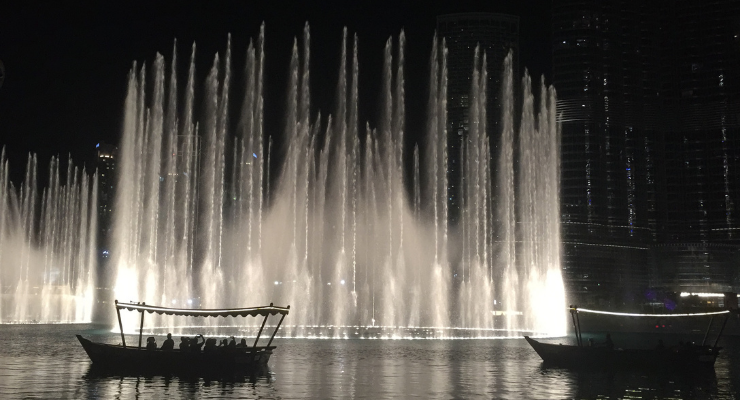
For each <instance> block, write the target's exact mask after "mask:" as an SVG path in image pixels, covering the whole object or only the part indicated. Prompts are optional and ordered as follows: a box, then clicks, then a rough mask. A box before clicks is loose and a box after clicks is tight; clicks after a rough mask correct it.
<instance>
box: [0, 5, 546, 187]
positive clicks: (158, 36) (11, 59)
mask: <svg viewBox="0 0 740 400" xmlns="http://www.w3.org/2000/svg"><path fill="white" fill-rule="evenodd" d="M69 3H71V2H66V1H65V2H62V1H19V2H14V4H5V5H3V6H0V60H2V61H3V63H4V64H5V70H6V77H5V81H4V83H3V86H2V87H0V144H1V145H5V146H6V152H7V153H8V158H9V159H10V162H11V169H12V173H11V178H12V179H13V180H14V181H16V182H18V181H19V180H20V179H22V175H23V170H24V168H25V159H26V157H27V154H28V152H30V151H32V152H36V153H38V155H39V161H40V163H41V165H40V167H41V169H42V170H43V169H44V168H46V166H47V165H48V160H49V158H50V157H51V156H52V155H57V154H58V155H62V157H63V158H66V154H67V153H71V154H72V157H73V158H74V159H75V163H76V164H82V163H86V164H88V165H90V164H91V163H92V162H94V158H95V144H96V143H98V142H101V141H104V142H108V143H117V142H118V140H119V137H120V133H121V121H122V114H123V101H124V98H125V96H126V84H127V74H128V72H129V70H130V68H131V66H132V62H133V61H134V60H136V61H138V62H139V63H141V62H147V65H149V64H151V62H152V60H153V59H154V57H155V54H156V53H157V52H160V53H162V54H163V55H165V57H166V58H167V61H169V60H170V57H171V53H172V47H173V39H175V38H177V41H178V42H177V43H178V46H177V48H178V59H179V61H178V64H179V70H180V73H179V76H180V84H181V85H184V82H185V78H186V69H187V64H188V57H189V55H190V46H191V44H192V42H193V41H195V42H196V44H197V49H198V52H197V61H196V63H197V64H196V70H197V74H198V77H199V80H198V84H202V81H203V78H204V77H205V75H206V74H207V72H208V68H209V67H210V65H211V64H212V61H213V55H214V54H215V53H216V52H219V51H223V50H224V49H225V46H226V39H227V34H228V33H231V34H232V52H233V60H234V62H233V64H232V68H234V69H235V72H234V73H235V74H236V78H237V80H236V82H234V83H235V84H236V85H240V84H242V81H241V80H240V78H241V77H242V75H243V74H242V73H241V71H242V69H243V66H244V58H245V52H246V48H247V44H248V42H249V39H250V38H255V37H256V36H257V35H258V32H259V27H260V24H261V23H262V22H263V21H264V22H265V24H266V44H265V51H266V76H265V79H266V82H265V85H266V86H265V107H266V108H265V118H266V122H265V129H266V132H267V133H268V134H272V135H281V134H282V129H283V127H282V124H281V117H282V115H283V110H284V97H285V93H286V91H287V87H286V82H287V77H288V64H289V59H290V54H291V48H292V44H293V38H294V37H295V36H299V37H300V35H301V33H302V30H303V25H304V23H305V22H306V21H308V22H309V24H310V26H311V74H312V75H311V85H312V102H313V104H312V106H313V107H312V108H313V111H314V113H315V112H317V111H318V110H319V109H320V110H322V115H324V116H325V115H326V114H327V113H330V112H331V111H332V110H333V101H334V97H335V96H334V92H335V90H336V89H335V88H336V79H337V69H338V66H339V55H340V43H341V39H342V28H343V27H344V26H346V27H347V28H348V30H349V33H350V34H353V33H357V35H358V36H359V40H360V47H359V57H360V117H361V121H365V120H368V119H369V120H370V121H373V120H374V119H375V115H376V112H377V110H378V108H379V98H378V95H379V86H380V81H381V66H382V62H383V60H382V54H383V47H384V44H385V41H386V40H387V39H388V37H389V36H391V35H393V36H397V35H398V33H399V32H400V30H401V29H404V30H405V33H406V43H407V48H406V107H407V131H408V132H409V137H410V138H411V139H410V140H414V138H415V137H418V136H419V135H420V134H421V132H422V130H423V125H424V121H425V115H424V112H425V110H424V107H425V105H426V102H427V100H426V96H427V95H426V86H427V85H426V82H427V79H428V58H429V54H430V49H431V42H432V35H433V34H434V30H435V26H436V16H437V15H439V14H445V13H454V12H481V11H482V12H497V13H507V14H514V15H518V16H520V18H521V19H520V48H521V54H520V64H521V66H522V68H524V67H527V68H529V70H530V71H531V72H532V73H533V74H534V75H541V74H545V76H546V78H547V79H548V81H549V78H550V75H551V51H550V2H549V1H502V0H498V1H457V0H456V1H429V2H426V1H425V2H422V1H418V2H401V1H394V2H387V3H386V2H379V1H375V2H355V1H350V2H346V5H342V6H339V5H337V4H335V3H333V2H302V1H300V2H299V1H295V2H292V1H291V2H288V1H266V2H255V1H203V2H183V1H105V2H95V3H77V2H75V3H74V4H69ZM232 87H233V86H232ZM197 90H198V88H197V87H196V96H198V92H197ZM240 103H241V99H240V98H236V99H234V100H232V101H231V106H232V107H240ZM234 124H235V121H232V125H234ZM363 125H364V123H363Z"/></svg>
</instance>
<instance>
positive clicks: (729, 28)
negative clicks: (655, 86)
mask: <svg viewBox="0 0 740 400" xmlns="http://www.w3.org/2000/svg"><path fill="white" fill-rule="evenodd" d="M660 25H661V27H662V29H663V32H664V34H663V35H662V37H661V39H662V46H661V49H662V54H661V77H662V78H663V79H662V82H661V88H660V93H661V99H662V101H663V115H664V116H665V120H664V121H663V135H662V138H661V141H660V147H659V151H660V153H661V159H662V161H663V163H662V168H661V170H660V173H661V174H662V177H661V178H662V179H660V180H659V182H660V190H659V193H660V195H661V196H660V199H659V200H660V205H661V207H660V225H659V226H660V229H659V230H658V232H657V233H658V239H659V242H660V246H658V247H657V248H656V255H657V257H656V267H657V272H658V277H659V281H660V283H661V285H663V286H666V287H671V288H675V290H676V291H679V290H680V291H686V292H729V291H738V290H740V254H739V253H738V246H739V245H740V218H738V217H739V215H738V212H739V211H740V210H738V209H737V206H736V205H737V204H740V203H738V202H739V201H740V68H738V66H740V1H737V0H709V1H702V2H687V1H677V0H664V1H663V2H662V10H661V20H660Z"/></svg>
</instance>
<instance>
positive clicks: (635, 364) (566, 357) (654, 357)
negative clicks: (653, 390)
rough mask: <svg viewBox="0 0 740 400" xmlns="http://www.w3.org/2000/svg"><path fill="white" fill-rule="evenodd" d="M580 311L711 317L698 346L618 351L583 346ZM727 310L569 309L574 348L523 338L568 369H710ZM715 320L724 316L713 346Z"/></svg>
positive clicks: (545, 358)
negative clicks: (645, 311) (640, 311)
mask: <svg viewBox="0 0 740 400" xmlns="http://www.w3.org/2000/svg"><path fill="white" fill-rule="evenodd" d="M579 312H589V313H597V314H608V315H614V316H623V317H624V316H626V317H653V318H655V317H660V318H666V317H700V316H711V317H712V318H711V320H710V321H709V326H708V327H707V331H706V334H705V335H704V340H703V341H702V343H701V345H698V344H697V345H693V344H687V345H683V346H674V347H670V348H665V347H656V348H652V349H621V348H614V347H613V345H612V346H605V345H596V346H590V345H584V344H583V336H582V332H581V324H580V319H579V318H578V313H579ZM731 312H732V311H730V310H724V311H716V312H706V313H691V314H633V313H616V312H609V311H597V310H589V309H583V308H578V307H576V306H571V307H570V314H571V319H572V321H573V327H574V329H575V336H576V342H577V345H575V346H571V345H562V344H551V343H543V342H540V341H537V340H534V339H532V338H530V337H529V336H525V337H524V338H525V339H526V340H527V342H528V343H529V344H530V346H532V348H533V349H534V351H536V352H537V354H538V355H539V356H540V357H541V358H542V361H543V362H544V364H545V365H552V366H559V367H567V368H630V369H631V368H647V369H653V368H655V369H692V370H694V369H697V368H698V369H707V368H708V369H711V368H713V367H714V362H715V361H716V359H717V355H718V354H719V352H720V350H721V349H722V348H721V347H717V343H719V339H720V337H721V336H722V331H723V330H724V328H725V325H726V324H727V320H728V319H729V317H730V315H731ZM715 317H724V319H723V322H722V325H721V328H720V330H719V333H718V334H717V337H716V339H715V340H714V344H713V345H711V346H710V345H709V344H708V343H707V339H708V336H709V332H710V330H711V328H712V324H713V322H714V318H715Z"/></svg>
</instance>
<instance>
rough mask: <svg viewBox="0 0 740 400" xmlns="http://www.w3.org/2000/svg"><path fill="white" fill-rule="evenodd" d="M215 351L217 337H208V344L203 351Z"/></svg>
mask: <svg viewBox="0 0 740 400" xmlns="http://www.w3.org/2000/svg"><path fill="white" fill-rule="evenodd" d="M214 351H216V339H215V338H208V339H206V345H205V346H204V347H203V352H204V353H213V352H214Z"/></svg>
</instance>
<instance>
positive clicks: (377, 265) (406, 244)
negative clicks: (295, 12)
mask: <svg viewBox="0 0 740 400" xmlns="http://www.w3.org/2000/svg"><path fill="white" fill-rule="evenodd" d="M350 37H351V36H350V35H349V34H348V32H347V30H346V29H345V30H344V32H343V38H342V45H341V48H340V49H339V54H340V58H339V63H338V64H339V70H338V73H337V85H336V96H337V98H336V108H335V109H334V110H333V112H332V113H331V114H329V115H328V116H327V117H325V118H323V119H322V118H321V115H320V114H318V115H312V114H311V98H310V92H311V88H310V85H309V83H310V63H309V60H310V45H311V43H310V31H309V27H308V24H306V26H305V27H304V31H303V38H302V40H298V38H296V39H295V41H294V46H293V49H292V56H291V61H290V66H289V79H288V81H287V88H286V89H287V97H286V99H287V101H286V105H285V114H284V115H285V117H284V118H283V122H284V126H283V129H284V130H283V132H284V138H283V139H281V140H280V142H278V143H282V144H283V145H284V147H283V148H284V149H285V152H284V155H283V156H282V157H279V159H277V160H274V159H273V160H271V157H274V153H275V152H274V151H273V149H272V147H271V146H272V137H265V133H264V129H263V120H264V118H263V113H264V106H263V104H264V103H263V93H262V92H263V79H264V50H263V43H264V27H262V28H261V29H260V33H259V37H258V38H257V39H256V40H255V41H252V42H250V44H249V46H248V48H247V50H246V68H245V70H244V74H245V79H244V82H245V86H244V97H243V98H241V99H236V102H234V101H232V100H233V99H231V98H230V97H229V96H230V93H232V91H231V85H232V84H233V83H232V82H233V81H235V79H232V77H231V67H230V65H231V57H232V56H231V42H230V39H229V40H228V41H227V46H226V49H225V52H224V53H223V54H224V55H223V56H222V55H220V54H217V55H215V56H214V58H213V60H214V61H213V63H212V67H211V69H210V71H209V73H208V77H207V79H206V81H205V90H204V94H203V96H204V98H203V99H202V103H203V104H204V105H205V108H204V113H203V114H202V115H200V114H197V113H195V112H194V110H193V104H194V102H195V99H194V90H193V87H194V85H195V84H196V82H194V80H195V78H194V76H195V74H194V59H195V46H193V48H192V52H191V58H190V63H191V64H190V71H189V76H188V81H187V83H186V88H185V90H184V91H183V92H184V99H183V101H180V99H178V95H177V93H178V92H177V86H178V83H177V81H176V78H175V76H174V75H175V73H174V71H175V65H174V63H175V58H174V56H173V61H172V65H171V66H170V68H165V62H164V60H163V58H162V57H161V56H157V58H156V59H155V61H154V63H153V65H152V66H150V67H149V68H148V69H147V68H146V67H141V68H139V67H138V66H137V64H134V67H133V69H132V72H131V74H130V75H129V86H128V95H127V99H126V103H125V106H124V127H123V138H122V141H121V149H122V151H121V158H120V165H121V168H120V171H121V176H120V178H119V195H118V199H117V204H118V206H117V209H116V225H115V228H114V229H115V232H116V233H115V237H116V246H117V248H116V250H115V253H114V257H115V259H114V265H115V266H116V268H117V270H118V275H117V276H118V278H117V283H116V297H117V298H120V299H127V300H130V299H132V300H140V301H147V302H157V303H165V304H182V305H184V306H185V307H198V306H200V307H229V306H238V305H244V304H255V305H259V304H268V303H270V302H275V303H276V304H286V303H288V304H290V305H291V306H292V308H291V321H292V322H291V325H289V326H288V327H287V332H289V333H290V334H291V335H297V336H302V335H303V336H312V335H319V336H328V337H355V336H357V335H369V336H372V337H377V336H395V335H401V336H403V335H417V336H419V335H421V336H434V337H436V336H440V335H441V336H489V335H493V334H494V333H492V332H493V330H494V329H504V328H506V329H508V330H509V332H508V333H503V334H505V335H506V334H510V335H515V334H519V333H520V332H522V331H526V332H537V333H552V334H559V333H562V332H563V331H564V320H565V319H564V318H563V316H562V315H560V314H558V313H557V312H556V311H557V310H558V307H560V306H564V299H563V297H564V294H563V290H562V279H561V278H560V239H559V237H560V236H559V229H560V227H559V216H558V209H559V208H558V207H559V199H558V191H559V189H558V188H559V184H558V177H559V175H558V174H559V136H558V126H557V123H556V122H555V106H554V105H555V102H554V100H555V92H554V89H552V88H545V87H544V83H543V85H542V93H543V94H542V96H541V100H540V105H539V109H538V110H539V111H538V112H536V113H535V111H534V110H535V109H534V100H533V99H534V97H533V95H532V94H531V90H530V87H529V85H528V84H527V83H526V82H529V78H528V77H525V81H524V82H525V86H524V96H523V97H524V102H525V106H524V113H523V114H522V116H521V123H520V126H521V129H519V130H518V131H515V130H514V123H513V121H514V118H516V116H515V115H514V113H513V110H514V107H513V101H514V95H513V72H512V70H511V68H512V67H511V59H510V58H507V61H506V64H505V67H504V70H505V75H504V92H503V93H502V98H503V99H504V104H503V107H502V108H503V110H504V112H503V117H502V118H503V120H502V126H503V131H502V132H501V135H502V136H501V143H502V144H501V148H500V152H496V151H494V149H493V147H492V146H491V144H490V143H491V136H492V135H494V134H498V133H495V132H491V130H490V128H489V127H488V126H487V125H486V121H487V118H486V109H487V101H488V99H487V98H486V93H487V88H486V82H487V80H488V79H487V76H486V71H487V67H486V55H485V53H483V52H480V51H479V50H476V64H475V66H474V68H472V69H471V76H472V79H471V82H472V85H471V94H470V101H471V103H470V104H471V108H470V113H469V115H470V130H469V132H468V133H467V136H466V140H465V141H464V146H463V148H462V149H461V152H462V153H461V155H462V157H461V160H464V163H463V179H462V180H461V182H463V185H462V186H463V188H462V193H461V194H462V199H461V203H462V204H463V207H462V210H461V214H460V220H459V221H458V222H457V223H456V224H453V223H452V222H451V221H450V212H449V209H448V204H449V202H448V199H449V197H450V194H451V193H450V192H449V189H448V178H447V170H448V155H449V149H448V144H447V135H448V132H447V128H448V126H447V124H448V122H447V103H446V102H447V66H446V65H447V64H446V57H447V50H446V48H445V42H444V40H443V39H442V40H437V39H436V38H435V39H434V42H433V46H432V49H433V50H432V54H431V56H430V62H429V65H430V76H429V98H428V103H427V104H428V106H427V107H428V108H427V126H426V132H427V135H426V137H425V138H424V143H423V144H424V146H423V147H419V146H418V144H417V146H414V150H413V155H410V154H409V155H407V154H406V153H407V150H406V148H405V147H404V140H405V139H404V134H405V131H406V130H407V127H406V126H405V123H406V117H405V102H406V93H405V81H404V73H405V71H404V68H405V66H404V63H405V60H404V47H405V45H406V44H405V36H404V34H403V32H402V33H401V34H400V35H399V37H398V39H397V40H394V39H393V38H390V39H389V40H388V41H387V43H386V46H385V49H384V52H383V60H384V63H383V71H382V76H381V77H380V82H381V84H380V86H379V89H380V91H381V93H380V97H381V98H380V101H381V105H382V111H381V113H380V116H379V118H378V120H377V121H366V122H364V123H363V125H364V128H363V129H360V121H359V120H358V115H359V114H358V110H359V96H360V94H359V91H358V81H359V62H358V39H357V37H356V36H354V37H353V40H349V38H350ZM175 47H176V45H175ZM350 47H351V51H350ZM168 70H169V72H167V71H168ZM168 74H169V75H168ZM145 82H153V83H154V85H153V87H151V88H148V87H147V86H146V84H145ZM165 82H170V83H169V84H168V85H165V84H164V83H165ZM235 104H236V105H235ZM231 109H234V110H236V109H238V110H239V112H238V120H237V121H235V122H236V123H232V122H231V121H230V120H229V117H230V115H233V114H234V112H230V110H231ZM265 142H266V143H267V145H265ZM420 149H423V150H420ZM515 149H516V150H517V151H515ZM407 157H409V159H410V157H413V168H414V170H413V171H412V172H410V173H407V172H406V171H405V165H406V159H407ZM534 160H537V162H534ZM270 162H273V163H276V164H279V168H278V170H279V176H277V177H272V178H271V177H270V174H269V172H270V169H271V168H270ZM406 176H408V177H409V178H408V179H409V182H406V178H405V177H406ZM496 187H497V188H498V189H497V190H494V189H495V188H496ZM453 271H458V272H459V273H458V274H457V275H454V272H453ZM494 301H497V302H498V304H500V306H499V305H497V306H496V307H494ZM496 310H498V311H502V312H503V313H504V314H506V317H505V321H506V323H505V324H500V325H496V321H499V320H500V319H496V318H497V317H496V316H495V315H494V313H493V311H496ZM158 322H159V321H158V320H157V319H156V318H154V319H152V322H151V324H152V325H150V326H154V325H156V324H157V323H158ZM360 327H362V329H360ZM360 330H362V331H363V332H362V333H361V332H360ZM409 332H412V333H409ZM440 332H441V333H440ZM496 335H499V333H496Z"/></svg>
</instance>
